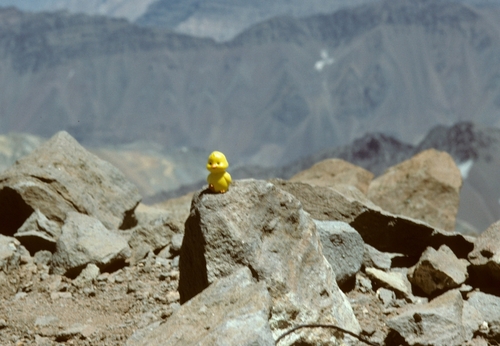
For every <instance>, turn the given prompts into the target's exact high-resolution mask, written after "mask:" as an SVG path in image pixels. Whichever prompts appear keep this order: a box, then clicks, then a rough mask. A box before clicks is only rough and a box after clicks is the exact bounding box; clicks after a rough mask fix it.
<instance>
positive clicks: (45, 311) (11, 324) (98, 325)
mask: <svg viewBox="0 0 500 346" xmlns="http://www.w3.org/2000/svg"><path fill="white" fill-rule="evenodd" d="M177 263H178V260H177V259H173V260H172V259H166V258H161V257H159V256H156V255H154V254H152V253H150V255H149V256H148V257H147V258H146V259H144V260H142V261H141V262H139V263H138V264H137V265H135V266H125V267H123V268H121V269H119V270H117V271H115V272H113V273H100V274H98V276H97V277H94V278H92V279H88V278H87V279H82V278H80V279H74V280H71V279H69V278H67V277H64V276H60V275H51V274H49V267H48V266H47V265H45V264H40V263H38V264H37V263H35V262H34V260H33V258H31V257H29V258H25V260H24V263H23V264H21V265H20V266H19V268H11V269H10V270H8V274H6V273H5V272H2V271H0V345H3V346H7V345H16V346H21V345H43V346H49V345H86V346H90V345H92V346H96V345H97V346H98V345H124V344H125V342H126V340H127V339H128V338H129V337H130V336H131V335H132V334H133V333H134V332H135V331H137V330H139V329H141V328H144V327H146V326H148V325H150V324H152V323H154V322H159V321H163V320H165V319H167V318H168V317H169V316H171V315H172V313H173V312H174V311H175V310H176V309H177V308H178V307H179V294H178V292H177V286H178V280H179V271H178V264H177Z"/></svg>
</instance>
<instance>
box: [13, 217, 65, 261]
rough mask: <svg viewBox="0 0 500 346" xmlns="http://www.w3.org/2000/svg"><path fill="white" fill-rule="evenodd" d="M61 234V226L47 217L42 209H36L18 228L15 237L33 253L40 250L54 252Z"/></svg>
mask: <svg viewBox="0 0 500 346" xmlns="http://www.w3.org/2000/svg"><path fill="white" fill-rule="evenodd" d="M60 235H61V226H60V225H59V224H58V223H57V222H55V221H51V220H49V219H47V217H46V216H45V215H43V214H42V213H41V212H40V210H35V211H34V212H33V213H32V214H31V216H30V217H29V218H28V219H27V220H26V221H25V222H24V223H23V225H22V226H21V227H20V228H19V229H18V230H17V232H16V233H15V234H14V237H16V239H18V240H19V241H20V242H21V244H23V246H24V247H26V248H27V249H28V250H29V251H30V252H31V253H36V252H37V251H39V250H48V251H51V252H54V251H55V247H56V242H57V239H58V238H59V236H60Z"/></svg>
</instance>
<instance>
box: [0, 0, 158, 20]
mask: <svg viewBox="0 0 500 346" xmlns="http://www.w3.org/2000/svg"><path fill="white" fill-rule="evenodd" d="M155 1H156V0H84V1H81V0H0V6H2V7H9V6H15V7H17V8H18V9H20V10H23V11H30V12H41V11H45V12H54V11H60V10H66V11H69V12H72V13H86V14H91V15H105V16H109V17H120V18H127V19H128V20H130V21H134V20H136V19H137V18H138V17H140V16H142V15H143V14H144V13H146V11H147V10H148V7H149V5H151V4H152V3H154V2H155Z"/></svg>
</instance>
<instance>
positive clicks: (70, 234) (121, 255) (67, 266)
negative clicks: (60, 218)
mask: <svg viewBox="0 0 500 346" xmlns="http://www.w3.org/2000/svg"><path fill="white" fill-rule="evenodd" d="M130 254H131V253H130V247H129V246H128V243H127V240H126V239H125V238H124V237H123V236H122V235H120V234H119V233H118V231H110V230H108V229H107V228H106V227H104V225H103V224H102V223H101V222H100V221H99V220H97V219H94V218H92V217H90V216H87V215H83V214H78V213H74V212H70V213H68V216H67V219H66V223H65V224H64V226H63V227H62V233H61V236H60V237H59V239H58V240H57V243H56V252H55V253H54V255H53V256H52V263H51V271H52V272H53V273H54V274H59V275H63V274H64V275H67V276H70V277H76V276H77V275H78V274H79V273H80V272H81V271H82V269H83V268H85V267H86V266H87V264H89V263H93V264H95V265H97V266H98V267H99V268H100V269H101V270H105V269H106V268H108V267H111V266H113V265H119V264H120V263H123V262H124V261H125V259H127V258H128V257H129V256H130Z"/></svg>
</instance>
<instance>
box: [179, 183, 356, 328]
mask: <svg viewBox="0 0 500 346" xmlns="http://www.w3.org/2000/svg"><path fill="white" fill-rule="evenodd" d="M180 257H181V259H180V274H181V276H180V282H179V292H180V294H181V302H186V301H188V300H189V299H191V298H192V297H194V296H195V295H196V294H198V293H199V292H201V291H202V290H203V289H205V288H206V287H207V286H208V285H209V284H210V283H212V282H214V281H215V280H217V279H218V278H221V277H225V276H228V275H230V274H231V273H232V272H234V271H235V270H237V269H239V268H241V267H248V268H250V270H251V271H252V275H253V276H254V277H255V278H256V279H257V280H258V281H259V282H265V283H266V285H267V287H268V289H269V292H270V294H271V297H272V299H273V308H272V313H271V322H270V324H271V328H272V329H273V333H274V334H275V336H276V335H278V334H279V333H281V332H282V331H285V330H286V329H288V328H290V327H293V326H294V325H297V324H302V323H334V324H336V325H338V326H340V327H343V328H345V329H348V330H351V331H353V332H356V333H357V332H359V331H360V327H359V324H358V322H357V320H356V318H355V317H354V314H353V312H352V308H351V306H350V304H349V302H348V301H347V299H346V297H345V295H344V294H343V293H342V291H340V289H339V288H338V286H337V283H336V281H335V275H334V273H333V271H332V269H331V266H330V265H329V264H328V262H327V260H326V259H325V257H324V256H323V254H322V252H321V243H320V240H319V236H318V233H317V231H316V227H315V224H314V222H313V220H312V219H311V218H310V216H309V214H307V213H306V212H305V211H304V210H303V209H302V206H301V204H300V202H299V201H298V200H297V199H296V198H294V197H293V196H292V195H290V194H289V193H287V192H285V191H283V190H281V189H279V188H277V187H276V186H274V185H273V184H271V183H267V182H264V181H257V180H239V181H235V182H234V184H233V185H232V186H231V189H229V191H228V192H226V193H225V194H212V193H210V192H209V191H208V190H204V191H199V192H197V193H195V195H194V197H193V203H192V207H191V213H190V216H189V218H188V220H187V221H186V231H185V234H184V240H183V244H182V248H181V255H180ZM297 334H300V333H297Z"/></svg>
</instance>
